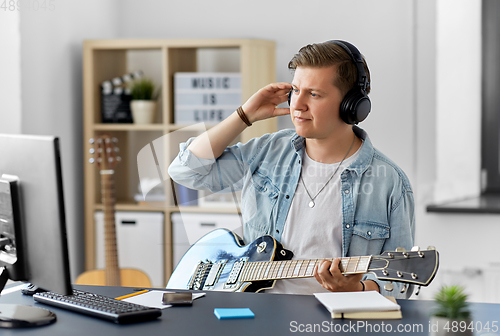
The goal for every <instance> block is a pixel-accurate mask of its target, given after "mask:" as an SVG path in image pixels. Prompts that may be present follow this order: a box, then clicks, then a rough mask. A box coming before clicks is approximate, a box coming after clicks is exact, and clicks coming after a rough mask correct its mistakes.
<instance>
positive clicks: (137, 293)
mask: <svg viewBox="0 0 500 336" xmlns="http://www.w3.org/2000/svg"><path fill="white" fill-rule="evenodd" d="M147 292H149V289H145V290H141V291H138V292H135V293H130V294H127V295H123V296H119V297H116V298H115V300H123V299H127V298H129V297H132V296H136V295H139V294H144V293H147Z"/></svg>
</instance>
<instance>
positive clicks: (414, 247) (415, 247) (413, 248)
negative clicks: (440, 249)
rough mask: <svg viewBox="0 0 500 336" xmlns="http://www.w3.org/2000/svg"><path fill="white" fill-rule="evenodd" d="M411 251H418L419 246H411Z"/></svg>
mask: <svg viewBox="0 0 500 336" xmlns="http://www.w3.org/2000/svg"><path fill="white" fill-rule="evenodd" d="M411 251H412V252H418V251H420V247H418V246H413V247H412V248H411Z"/></svg>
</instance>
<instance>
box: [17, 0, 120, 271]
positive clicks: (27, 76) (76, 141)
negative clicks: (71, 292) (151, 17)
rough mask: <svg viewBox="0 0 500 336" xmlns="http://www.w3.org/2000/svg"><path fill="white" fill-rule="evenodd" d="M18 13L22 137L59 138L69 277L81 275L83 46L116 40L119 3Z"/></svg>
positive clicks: (65, 4) (64, 4)
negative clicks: (85, 42) (89, 41)
mask: <svg viewBox="0 0 500 336" xmlns="http://www.w3.org/2000/svg"><path fill="white" fill-rule="evenodd" d="M54 4H55V9H54V10H53V11H49V10H45V11H42V10H39V11H34V10H31V11H21V12H20V13H21V36H22V39H21V64H22V102H23V106H22V133H24V134H52V135H57V136H59V137H60V140H61V150H62V154H61V156H62V166H63V167H62V170H63V179H64V181H63V182H64V198H65V205H66V219H67V227H68V238H69V247H70V261H71V274H72V277H73V278H74V277H76V276H77V275H78V274H79V273H81V272H82V271H83V246H84V245H83V243H84V242H83V182H82V180H83V179H82V175H83V159H82V157H83V153H82V141H83V138H82V137H83V130H82V119H83V118H82V110H83V108H82V101H83V100H82V42H83V40H84V39H93V38H115V37H116V29H117V28H116V27H117V23H116V18H117V13H118V12H119V2H118V1H115V0H108V1H99V0H90V1H55V2H54Z"/></svg>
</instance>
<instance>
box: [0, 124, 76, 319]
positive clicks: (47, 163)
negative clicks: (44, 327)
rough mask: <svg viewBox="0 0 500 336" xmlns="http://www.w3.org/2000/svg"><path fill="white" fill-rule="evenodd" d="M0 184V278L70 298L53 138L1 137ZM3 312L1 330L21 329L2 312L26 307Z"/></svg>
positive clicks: (0, 286) (57, 154)
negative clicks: (29, 284)
mask: <svg viewBox="0 0 500 336" xmlns="http://www.w3.org/2000/svg"><path fill="white" fill-rule="evenodd" d="M0 179H1V183H0V191H3V193H0V195H1V196H0V202H1V203H2V204H0V268H1V272H0V274H1V275H0V277H1V278H3V280H4V282H5V280H6V278H7V277H9V278H10V279H11V280H15V281H26V282H29V283H32V284H34V285H36V286H38V287H40V288H43V289H45V290H50V291H53V292H57V293H60V294H63V295H68V294H71V293H72V286H71V277H70V267H69V254H68V246H67V236H66V220H65V212H64V199H63V184H62V170H61V162H60V149H59V140H58V138H57V137H53V136H31V135H5V134H0ZM9 188H10V191H8V192H7V191H6V190H7V189H9ZM9 209H11V212H10V216H9ZM2 212H3V215H2ZM3 286H4V283H3V284H2V281H1V280H0V291H1V290H2V289H3ZM3 308H4V309H0V320H1V321H2V323H0V326H2V327H9V326H12V327H16V326H25V325H23V323H24V322H23V323H21V324H19V321H18V319H17V318H13V317H12V316H10V317H9V316H2V313H3V312H8V311H10V312H12V311H13V309H14V308H19V312H22V311H25V309H26V308H28V309H29V307H3ZM7 308H8V309H7ZM31 308H34V307H31ZM38 309H40V310H42V309H41V308H38ZM43 310H44V311H46V310H45V309H43ZM31 313H32V312H25V313H23V314H25V315H29V314H31ZM54 318H55V316H54ZM9 319H10V321H11V323H9V322H5V323H4V321H9ZM26 323H28V324H29V322H26ZM32 323H33V324H44V323H50V322H48V321H45V322H44V321H33V322H32Z"/></svg>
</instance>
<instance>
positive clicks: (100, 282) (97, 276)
mask: <svg viewBox="0 0 500 336" xmlns="http://www.w3.org/2000/svg"><path fill="white" fill-rule="evenodd" d="M120 280H121V286H123V287H148V288H151V287H152V285H151V281H150V280H149V277H148V276H147V275H146V274H145V273H144V272H142V271H139V270H136V269H132V268H122V269H120ZM75 284H76V285H90V286H106V271H105V270H93V271H87V272H84V273H82V274H80V275H79V276H78V278H77V279H76V281H75Z"/></svg>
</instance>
